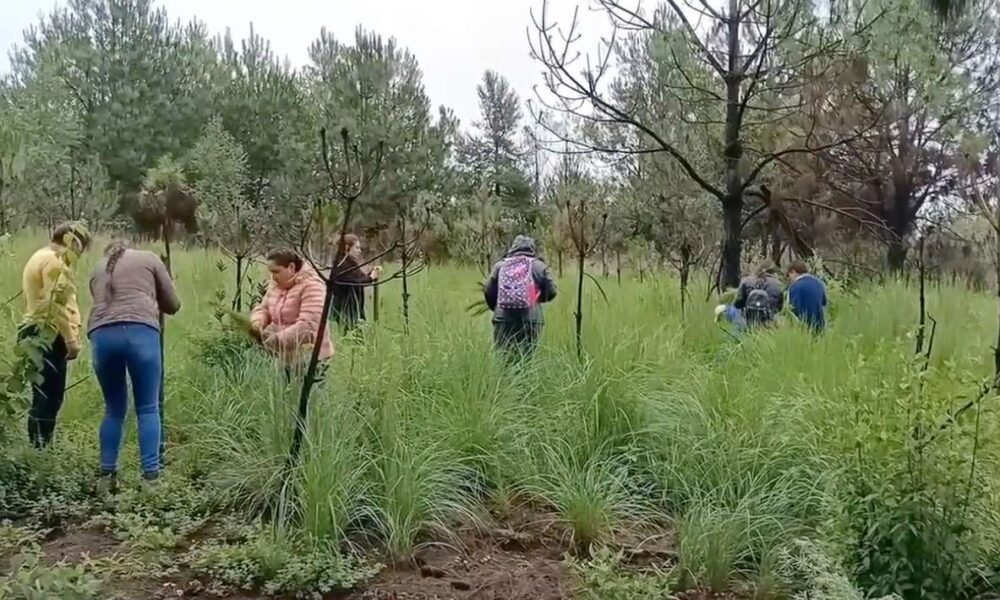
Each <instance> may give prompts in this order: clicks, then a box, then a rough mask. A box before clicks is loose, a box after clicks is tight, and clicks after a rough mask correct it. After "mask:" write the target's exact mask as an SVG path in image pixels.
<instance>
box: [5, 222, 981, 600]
mask: <svg viewBox="0 0 1000 600" xmlns="http://www.w3.org/2000/svg"><path fill="white" fill-rule="evenodd" d="M37 241H38V239H37V238H29V237H27V236H22V237H18V238H17V239H16V240H15V245H14V249H13V255H14V256H13V258H12V259H10V260H7V259H5V260H4V262H3V263H2V265H3V266H0V291H2V292H3V293H2V294H0V295H3V296H9V295H13V293H15V292H16V283H15V282H16V281H17V280H18V277H17V274H18V272H19V269H20V265H21V264H22V263H23V261H24V260H25V259H26V258H27V256H28V254H29V253H30V252H31V251H32V249H33V242H37ZM213 263H214V260H213V258H212V257H211V255H209V254H206V253H204V252H202V251H192V252H178V253H176V254H175V257H174V271H175V273H176V274H177V280H178V285H179V287H180V291H181V296H182V299H183V301H184V309H183V311H182V313H181V315H180V316H179V317H178V318H177V319H174V320H172V321H170V323H169V325H168V327H169V330H168V338H167V339H168V344H167V365H168V373H167V385H168V400H167V411H168V412H167V420H168V428H169V431H170V432H171V436H172V437H171V442H172V444H173V445H172V447H171V454H172V455H173V457H174V461H173V462H172V468H173V469H175V470H179V471H182V472H184V473H186V475H187V476H190V477H198V478H199V480H200V481H203V482H205V484H206V485H209V486H212V487H213V488H214V489H217V490H218V492H219V494H220V496H222V497H223V498H225V499H226V500H227V501H228V502H231V503H233V504H236V505H239V506H242V507H244V508H247V509H249V510H252V511H255V512H257V513H258V514H261V515H264V516H269V517H271V518H276V517H277V516H279V515H280V516H287V520H288V522H289V523H291V524H292V525H291V526H293V527H295V528H297V529H298V530H299V533H301V534H303V535H305V536H307V537H310V538H312V539H313V540H315V541H316V542H317V543H328V544H331V545H333V546H340V547H343V546H344V545H346V544H353V545H356V546H359V547H363V548H364V549H365V550H366V551H369V552H376V553H382V554H385V555H387V556H388V557H389V558H390V559H392V560H402V559H405V558H407V557H409V556H410V554H411V553H412V552H413V551H414V549H415V548H417V547H418V546H419V545H420V544H423V543H428V542H444V543H452V544H457V543H460V536H459V535H458V532H459V531H460V530H461V529H463V528H468V527H478V528H483V527H488V526H490V524H491V521H493V520H497V519H501V520H502V519H503V518H505V516H506V514H507V511H509V510H510V509H511V508H512V507H514V506H526V507H529V508H530V510H532V511H535V512H536V513H537V514H538V515H541V517H540V518H542V519H548V520H550V521H552V522H553V523H554V524H556V525H557V526H558V528H559V530H561V531H564V532H565V534H566V536H567V542H571V543H572V544H573V546H574V547H575V549H576V550H577V551H579V552H581V553H585V552H587V551H588V550H589V547H590V546H592V545H595V544H602V543H612V542H615V541H616V540H618V539H626V538H627V537H628V534H629V533H632V532H637V531H647V530H648V529H649V528H651V527H653V528H665V527H666V528H671V529H673V530H674V531H675V534H676V539H677V542H676V544H677V556H678V563H679V567H680V568H681V573H682V575H683V578H684V579H685V580H686V581H687V583H688V584H690V585H699V586H708V587H712V588H715V589H718V590H722V589H725V588H727V587H730V586H732V585H733V584H734V583H735V582H736V581H745V580H756V581H758V582H759V583H760V585H761V586H762V587H763V586H765V583H764V582H766V581H767V580H768V579H769V577H771V574H772V571H773V569H774V563H775V561H776V560H777V558H778V557H779V556H782V555H783V554H782V553H784V552H786V551H787V549H788V548H790V547H791V545H792V544H794V543H796V540H798V539H801V538H813V539H818V540H821V541H822V544H823V546H824V547H825V548H829V549H830V552H831V553H832V554H833V555H834V556H835V559H837V560H840V561H841V562H842V565H843V566H846V567H847V569H848V571H850V572H852V573H854V574H855V575H857V576H858V578H859V580H864V577H863V576H862V575H863V573H862V572H863V571H864V569H865V565H863V564H861V562H860V561H858V560H856V559H855V558H854V557H856V556H857V555H858V554H857V552H856V550H857V549H858V548H861V547H863V546H864V543H863V540H860V539H859V538H858V536H857V534H856V532H857V529H858V527H859V526H860V525H863V524H865V523H868V521H865V520H864V519H867V518H868V517H867V516H865V514H868V513H865V514H861V513H856V512H852V510H853V509H852V507H854V506H857V505H856V504H854V502H856V501H857V500H858V495H857V492H858V490H860V487H855V484H858V482H859V481H860V479H859V478H863V480H864V481H869V482H870V481H878V480H886V481H889V480H893V481H895V480H896V478H897V476H898V475H899V474H900V473H906V472H907V470H908V469H909V468H910V467H911V464H910V463H911V459H912V456H913V452H912V444H911V442H910V441H908V440H912V434H913V429H914V423H916V422H917V421H918V420H919V422H921V423H925V424H930V423H938V422H939V421H940V419H942V418H944V416H946V414H947V411H948V409H949V407H951V406H954V405H955V404H957V403H958V402H959V401H960V399H961V398H963V397H964V396H967V395H968V394H969V393H972V392H974V390H975V385H976V382H977V381H978V380H979V379H980V378H982V377H984V376H986V375H987V374H988V373H989V372H990V369H991V362H990V361H991V350H990V343H991V338H992V336H993V332H994V331H995V329H994V327H995V324H994V323H993V320H992V319H993V318H994V317H993V316H992V315H993V314H994V299H992V298H990V297H989V296H986V295H974V294H971V293H969V292H967V291H965V290H962V289H953V288H950V287H943V288H940V289H933V290H931V292H930V295H929V310H930V313H931V314H932V315H933V316H934V317H935V318H936V319H937V321H938V322H939V329H938V333H937V338H936V340H935V352H934V355H933V357H932V361H931V368H930V369H929V371H927V373H925V374H920V375H915V372H914V363H913V360H912V352H913V344H914V340H913V337H912V334H913V330H914V327H915V323H916V309H915V303H916V301H915V291H914V290H913V289H910V288H907V287H906V286H904V285H902V284H896V283H893V284H889V285H888V286H886V287H883V288H874V287H873V288H864V289H860V290H857V296H852V295H848V294H842V295H837V296H834V297H833V298H832V307H831V312H832V315H831V327H830V330H829V332H828V333H827V334H826V335H824V336H822V337H819V338H815V337H813V336H811V335H809V334H808V333H807V332H805V331H803V330H801V329H800V328H798V327H794V326H791V325H789V326H785V327H782V328H780V329H777V330H775V331H771V332H767V333H766V334H763V335H754V336H749V337H747V338H745V339H744V340H743V341H742V342H741V343H735V342H734V341H733V340H732V339H731V338H729V337H728V336H727V335H726V334H725V333H723V332H722V331H720V330H719V328H718V326H717V325H716V324H715V323H714V322H713V320H712V311H711V305H710V303H709V304H705V305H700V304H697V303H695V304H694V305H693V306H691V305H689V306H688V316H687V318H683V317H682V316H681V314H680V306H679V301H678V299H677V297H676V296H677V294H676V285H675V282H673V281H672V280H670V278H669V277H667V276H663V275H661V276H660V277H659V278H658V279H648V280H647V282H646V283H645V284H642V285H641V284H639V283H638V282H637V281H634V280H630V279H629V278H626V279H627V280H626V281H625V282H624V283H623V284H622V285H620V286H619V285H617V284H616V283H614V282H613V281H611V280H609V282H608V284H606V285H605V289H606V291H607V293H608V296H609V300H608V301H607V302H605V300H603V299H602V298H601V296H600V295H599V294H598V293H596V291H595V292H593V293H592V294H590V295H589V296H587V297H586V299H585V301H586V303H587V305H586V307H585V311H584V312H585V314H586V315H587V323H586V326H585V328H584V345H585V349H586V355H585V357H584V360H583V361H582V362H581V361H579V360H577V358H576V352H575V342H574V338H573V331H574V329H573V322H572V312H573V309H572V302H571V300H570V299H568V296H567V297H566V298H560V299H557V300H556V302H555V303H554V304H553V305H552V306H551V307H550V309H549V311H548V312H547V315H546V316H547V320H548V322H547V325H546V328H545V331H544V335H543V339H542V344H541V348H540V351H539V354H538V356H537V357H535V358H534V359H533V360H532V361H530V362H528V363H526V364H523V365H507V364H505V363H504V362H502V361H500V360H498V358H497V357H496V356H495V355H494V353H493V352H492V350H491V348H490V339H491V337H490V324H489V320H488V317H475V318H474V317H471V316H469V315H468V314H467V313H466V312H465V311H464V307H466V306H468V305H469V303H470V302H471V301H472V300H474V298H472V297H471V296H470V290H472V289H473V286H472V285H471V284H473V283H475V282H476V281H477V280H478V275H477V274H476V273H475V272H473V271H471V270H464V269H460V268H449V267H434V268H432V269H431V270H429V271H428V272H427V273H426V274H424V275H421V276H420V277H419V278H417V279H416V280H414V281H412V282H411V288H412V289H411V293H412V294H413V298H412V307H411V308H412V323H413V326H412V328H411V333H410V335H409V336H406V335H404V334H403V333H402V332H403V327H402V320H401V316H400V314H401V313H400V307H399V297H398V294H399V290H398V289H396V288H395V287H393V286H392V285H390V286H387V287H385V288H383V289H382V291H381V296H382V299H383V301H384V306H383V309H382V311H381V317H382V320H381V321H380V323H379V324H378V325H377V326H373V327H369V328H367V329H366V330H365V331H364V332H363V334H362V335H361V336H360V337H359V338H358V339H353V340H337V356H336V357H335V359H334V361H333V365H332V368H331V370H330V372H329V374H328V375H327V377H326V381H325V382H324V384H323V386H321V387H320V388H319V389H318V390H317V391H316V398H315V404H314V405H313V406H314V409H313V410H312V413H311V416H310V422H309V428H308V436H307V441H306V445H305V446H304V450H303V453H302V457H301V461H300V463H299V464H298V465H297V466H296V467H295V468H294V469H293V470H292V471H291V472H289V471H288V466H287V464H286V454H287V449H288V446H289V443H290V436H291V432H292V419H293V414H292V410H293V408H292V407H293V406H294V397H295V390H294V389H290V388H288V387H287V386H285V385H284V383H283V381H282V378H281V377H280V375H279V374H278V373H277V370H276V369H275V368H274V367H273V365H271V364H270V362H269V360H268V359H267V358H266V357H261V356H257V355H255V354H253V353H250V354H248V355H246V356H241V357H240V360H239V362H238V364H240V365H241V368H239V369H235V370H232V371H230V372H225V373H224V372H220V371H218V370H216V369H213V368H211V367H209V366H208V365H206V364H205V362H204V361H203V360H201V359H199V357H198V354H197V351H196V349H197V347H198V346H197V344H194V343H193V342H192V340H194V339H196V338H202V339H203V338H205V337H206V336H207V337H208V338H209V339H211V337H212V336H213V335H215V334H214V333H213V331H214V327H215V326H214V322H213V319H212V315H211V306H210V301H209V300H210V297H211V293H210V291H211V290H214V289H216V288H217V287H221V286H226V285H228V282H227V281H220V280H219V274H218V273H217V272H216V271H215V270H214V268H213V267H211V265H212V264H213ZM83 270H84V272H85V271H86V268H84V269H83ZM567 275H570V274H569V273H567ZM81 288H82V289H85V288H86V286H85V285H82V286H81ZM82 300H83V302H82V304H83V305H84V311H86V306H87V304H88V303H89V299H87V298H86V297H84V298H82ZM16 319H17V315H16V314H14V313H12V312H10V311H9V310H8V314H6V315H4V317H3V319H2V322H0V334H2V335H3V339H5V340H9V339H12V338H11V336H12V333H13V331H14V327H15V324H16ZM88 370H89V366H88V364H87V360H86V358H84V359H82V360H81V361H80V362H79V363H78V364H76V365H74V376H73V377H71V379H74V378H75V377H79V376H81V375H83V374H84V373H86V372H87V371H88ZM918 380H919V382H920V393H919V394H917V393H916V391H915V388H914V387H913V386H914V385H915V383H916V381H918ZM100 413H101V401H100V396H99V394H98V392H97V389H96V386H95V385H93V383H92V382H88V383H86V384H83V385H81V386H79V387H78V388H75V389H74V390H73V391H72V392H71V393H70V398H69V400H68V402H67V406H66V409H65V410H64V413H63V416H62V423H61V428H62V430H63V431H91V432H92V431H94V429H95V427H96V422H97V420H98V419H99V416H100ZM971 416H972V415H971V414H970V415H969V417H971ZM998 424H1000V421H998V419H997V415H996V414H995V412H994V410H993V409H992V407H991V406H990V407H988V409H987V410H983V411H982V412H981V414H980V415H979V429H978V432H979V435H980V436H983V439H984V440H986V439H989V438H988V437H987V436H992V435H993V434H995V433H996V430H997V428H998ZM960 425H961V426H960V427H956V428H954V429H951V430H949V432H948V433H947V434H946V435H945V436H944V438H942V440H941V441H940V442H935V447H934V449H933V450H931V449H928V450H927V452H926V453H925V457H926V460H927V461H931V460H933V459H938V462H936V463H932V462H928V463H927V464H925V465H924V466H923V471H921V472H922V473H923V474H924V477H923V479H922V481H924V482H925V484H924V486H923V488H921V489H922V490H923V491H922V492H921V493H926V494H928V495H929V496H928V497H929V498H931V499H932V501H930V500H929V501H928V502H929V504H928V506H932V507H936V509H935V510H938V512H941V511H946V510H947V511H951V512H949V513H948V514H949V515H952V516H953V515H954V514H956V513H957V512H961V511H963V510H964V511H965V513H964V514H966V515H967V518H965V519H964V520H963V521H962V523H967V524H968V523H982V526H981V527H979V526H973V527H972V528H971V530H969V531H961V532H956V533H955V535H954V536H953V538H952V539H951V541H950V542H949V543H959V544H963V545H965V546H967V547H968V549H969V553H968V554H967V555H963V559H962V561H963V564H960V565H959V566H958V570H964V571H965V572H972V571H975V570H977V569H986V568H988V567H989V566H991V565H992V566H997V565H1000V542H998V541H997V540H998V539H1000V538H998V537H997V535H995V533H992V532H991V531H987V529H991V528H992V529H995V528H993V525H994V524H996V523H998V522H1000V516H998V515H1000V507H998V500H997V499H998V498H1000V491H998V487H997V485H996V482H997V476H998V472H997V467H998V465H1000V462H998V458H1000V455H998V452H997V450H996V448H995V447H994V445H993V444H990V443H984V444H980V448H979V450H978V452H979V455H978V463H977V468H976V471H975V473H974V476H973V480H974V481H973V487H972V488H971V490H972V492H971V493H970V494H969V495H968V497H969V498H970V501H969V502H968V506H967V508H965V504H966V503H965V501H964V499H965V498H966V494H965V493H964V490H966V489H968V488H966V487H964V486H966V485H967V484H968V480H969V472H970V471H969V455H970V453H971V448H972V446H971V444H970V440H971V433H970V431H969V428H968V426H967V425H968V423H966V422H965V421H963V422H962V423H961V424H960ZM130 434H131V431H130ZM83 439H84V438H82V437H80V436H76V435H64V436H62V438H61V439H60V442H59V443H60V444H70V443H72V444H86V443H87V442H86V441H82V440H83ZM129 444H130V445H131V444H134V441H132V440H131V438H130V441H129ZM908 444H910V445H909V446H908ZM91 454H92V452H91ZM135 455H136V452H135V450H134V448H132V447H130V448H128V449H126V450H125V452H124V453H123V456H124V457H126V458H127V459H129V460H134V456H135ZM859 456H861V457H862V458H861V459H860V460H861V461H863V462H862V463H860V464H861V465H863V469H859V458H858V457H859ZM948 486H951V487H952V488H953V489H954V490H962V493H959V492H958V491H952V492H951V493H950V494H949V492H948ZM894 489H895V488H894ZM875 491H876V492H877V491H878V490H875ZM897 491H899V490H898V489H897ZM910 491H912V490H902V492H906V493H907V494H909V492H910ZM883 492H884V493H885V494H889V491H888V490H883ZM902 492H901V493H902ZM907 497H910V496H909V495H907ZM883 500H885V502H891V501H892V500H893V499H892V498H891V497H888V496H887V497H885V498H883ZM949 503H951V506H950V507H949V506H948V504H949ZM866 506H870V505H866ZM872 510H873V511H875V509H874V508H873V509H872ZM877 510H878V511H888V512H885V513H884V514H885V515H888V518H890V519H891V518H893V515H895V514H897V513H894V512H892V510H891V509H890V508H887V505H885V504H884V503H883V504H880V505H879V506H878V507H877ZM871 514H872V515H874V514H875V512H872V513H871ZM879 514H883V513H879ZM883 516H884V515H883ZM879 518H881V517H879ZM950 518H951V517H949V519H950ZM949 522H952V521H949ZM869 524H871V523H869ZM873 551H877V552H881V553H882V554H881V556H884V557H897V558H898V557H899V556H903V554H898V553H896V554H894V552H896V551H895V550H891V549H881V550H873ZM904 554H905V553H904ZM900 577H902V576H900ZM909 597H914V596H912V595H911V596H909Z"/></svg>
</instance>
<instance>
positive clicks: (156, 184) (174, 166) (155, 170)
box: [142, 154, 187, 192]
mask: <svg viewBox="0 0 1000 600" xmlns="http://www.w3.org/2000/svg"><path fill="white" fill-rule="evenodd" d="M186 183H187V175H186V174H185V172H184V163H183V161H180V160H178V159H176V158H174V156H173V155H171V154H164V155H163V156H161V157H160V158H159V159H158V160H157V161H156V165H155V166H153V167H151V168H150V169H149V170H148V171H146V176H145V178H144V179H143V182H142V186H143V187H144V188H145V189H147V190H149V191H151V192H162V191H164V190H166V189H167V188H170V187H181V186H183V185H185V184H186Z"/></svg>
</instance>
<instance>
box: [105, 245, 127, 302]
mask: <svg viewBox="0 0 1000 600" xmlns="http://www.w3.org/2000/svg"><path fill="white" fill-rule="evenodd" d="M131 247H132V243H131V242H129V241H128V240H115V241H113V242H111V243H110V244H108V245H107V247H106V248H104V256H106V257H107V259H108V262H107V263H106V264H105V265H104V272H105V273H107V274H108V283H107V291H108V297H109V298H110V297H111V296H114V295H115V285H114V283H113V282H112V280H113V279H114V273H115V267H116V266H118V261H119V260H120V259H121V257H122V255H123V254H125V251H126V250H128V249H129V248H131Z"/></svg>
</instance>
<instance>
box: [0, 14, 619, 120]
mask: <svg viewBox="0 0 1000 600" xmlns="http://www.w3.org/2000/svg"><path fill="white" fill-rule="evenodd" d="M0 3H2V4H3V8H2V18H0V50H2V51H3V52H2V54H3V55H2V57H0V72H6V71H8V70H9V62H8V57H7V52H6V51H7V50H8V49H10V48H11V47H12V46H13V45H15V44H18V43H20V42H21V40H22V32H23V30H24V29H25V28H26V27H28V26H29V25H31V24H33V23H36V22H38V15H39V14H40V13H48V12H49V11H50V10H51V9H52V7H53V6H55V5H56V2H55V1H53V0H2V2H0ZM157 5H158V6H164V7H166V9H167V12H168V14H169V15H170V17H171V19H174V20H176V19H180V20H182V21H188V20H190V19H191V18H193V17H197V18H198V19H200V20H201V21H203V22H204V23H205V24H206V25H207V26H208V28H209V30H210V31H211V32H212V33H221V32H223V31H225V29H226V27H229V28H231V29H232V33H233V37H234V38H235V39H237V40H239V39H241V38H243V37H245V36H246V34H247V32H248V31H249V24H250V23H251V22H252V23H253V24H254V29H255V30H256V31H257V33H259V34H260V35H262V36H263V37H265V38H267V39H269V40H270V41H271V47H272V49H273V50H274V51H275V53H276V54H278V55H279V56H287V57H288V59H289V60H290V61H291V63H292V65H293V66H296V67H299V66H302V65H303V64H305V63H306V62H307V61H308V55H307V49H308V47H309V44H310V43H311V42H312V41H313V40H314V39H316V38H317V37H318V36H319V31H320V28H321V27H323V26H325V27H326V28H327V29H329V30H330V31H332V32H333V34H334V35H335V36H336V37H337V39H340V40H344V41H353V39H354V30H355V28H356V27H357V26H358V25H362V26H364V27H365V28H366V29H369V30H372V31H375V32H377V33H379V34H382V35H383V36H386V37H389V36H392V37H395V38H396V39H397V40H398V41H399V44H400V45H401V46H403V47H406V48H408V49H409V50H410V51H411V52H412V53H413V54H414V55H415V56H416V57H417V60H418V61H419V63H420V67H421V69H422V70H423V73H424V86H425V87H426V90H427V93H428V95H429V96H430V99H431V102H432V104H434V106H435V114H436V112H437V110H436V107H437V105H440V104H444V105H446V106H448V107H450V108H452V109H454V110H455V113H456V114H457V116H458V117H459V118H460V119H461V120H462V126H463V128H468V127H470V126H471V123H472V121H473V120H477V119H478V113H479V107H478V98H477V96H476V84H477V83H479V81H480V80H481V78H482V74H483V71H484V70H486V69H493V70H496V71H498V72H499V73H501V74H502V75H503V76H505V77H506V78H507V79H508V80H509V81H510V82H511V84H512V85H513V87H514V89H515V90H517V92H518V94H519V95H520V96H521V100H522V101H526V100H528V99H529V98H534V97H535V94H534V91H533V86H534V85H536V84H537V85H541V83H542V78H541V72H542V67H541V65H540V64H539V63H537V62H535V61H533V60H532V59H531V57H530V55H529V51H530V48H529V46H528V38H527V35H528V33H527V32H528V29H529V28H531V30H532V31H533V27H531V13H530V11H531V10H532V9H533V10H535V11H536V14H538V13H539V11H540V10H541V6H542V0H158V1H157ZM577 5H580V18H581V26H582V28H581V33H582V34H583V35H584V38H583V39H582V40H581V41H580V42H579V50H581V51H582V50H587V51H592V50H593V49H594V48H596V45H597V43H598V42H599V40H600V36H601V35H602V34H606V33H607V32H608V31H610V28H609V27H608V25H607V19H606V16H605V15H603V14H601V13H595V12H593V11H590V10H588V0H549V14H550V20H558V21H559V23H560V25H563V24H565V25H567V26H568V24H569V22H570V20H571V18H572V15H573V10H574V8H575V7H576V6H577ZM525 116H526V117H527V116H528V115H527V109H526V108H525Z"/></svg>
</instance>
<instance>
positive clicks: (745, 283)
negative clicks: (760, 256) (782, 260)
mask: <svg viewBox="0 0 1000 600" xmlns="http://www.w3.org/2000/svg"><path fill="white" fill-rule="evenodd" d="M763 279H764V285H763V289H764V291H765V292H767V296H768V298H770V299H771V308H772V309H773V310H774V313H775V314H777V313H779V312H781V309H782V308H784V306H785V291H784V290H783V289H782V287H781V282H780V281H778V278H777V277H775V276H774V275H765V276H764V278H763ZM760 281H761V278H760V277H758V276H756V275H752V276H750V277H745V278H744V279H743V280H742V281H740V287H739V289H738V290H737V291H736V302H734V303H733V306H735V307H736V308H738V309H740V310H743V309H744V308H745V307H746V305H747V296H749V295H750V290H752V289H754V288H755V287H757V285H758V283H759V282H760Z"/></svg>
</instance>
